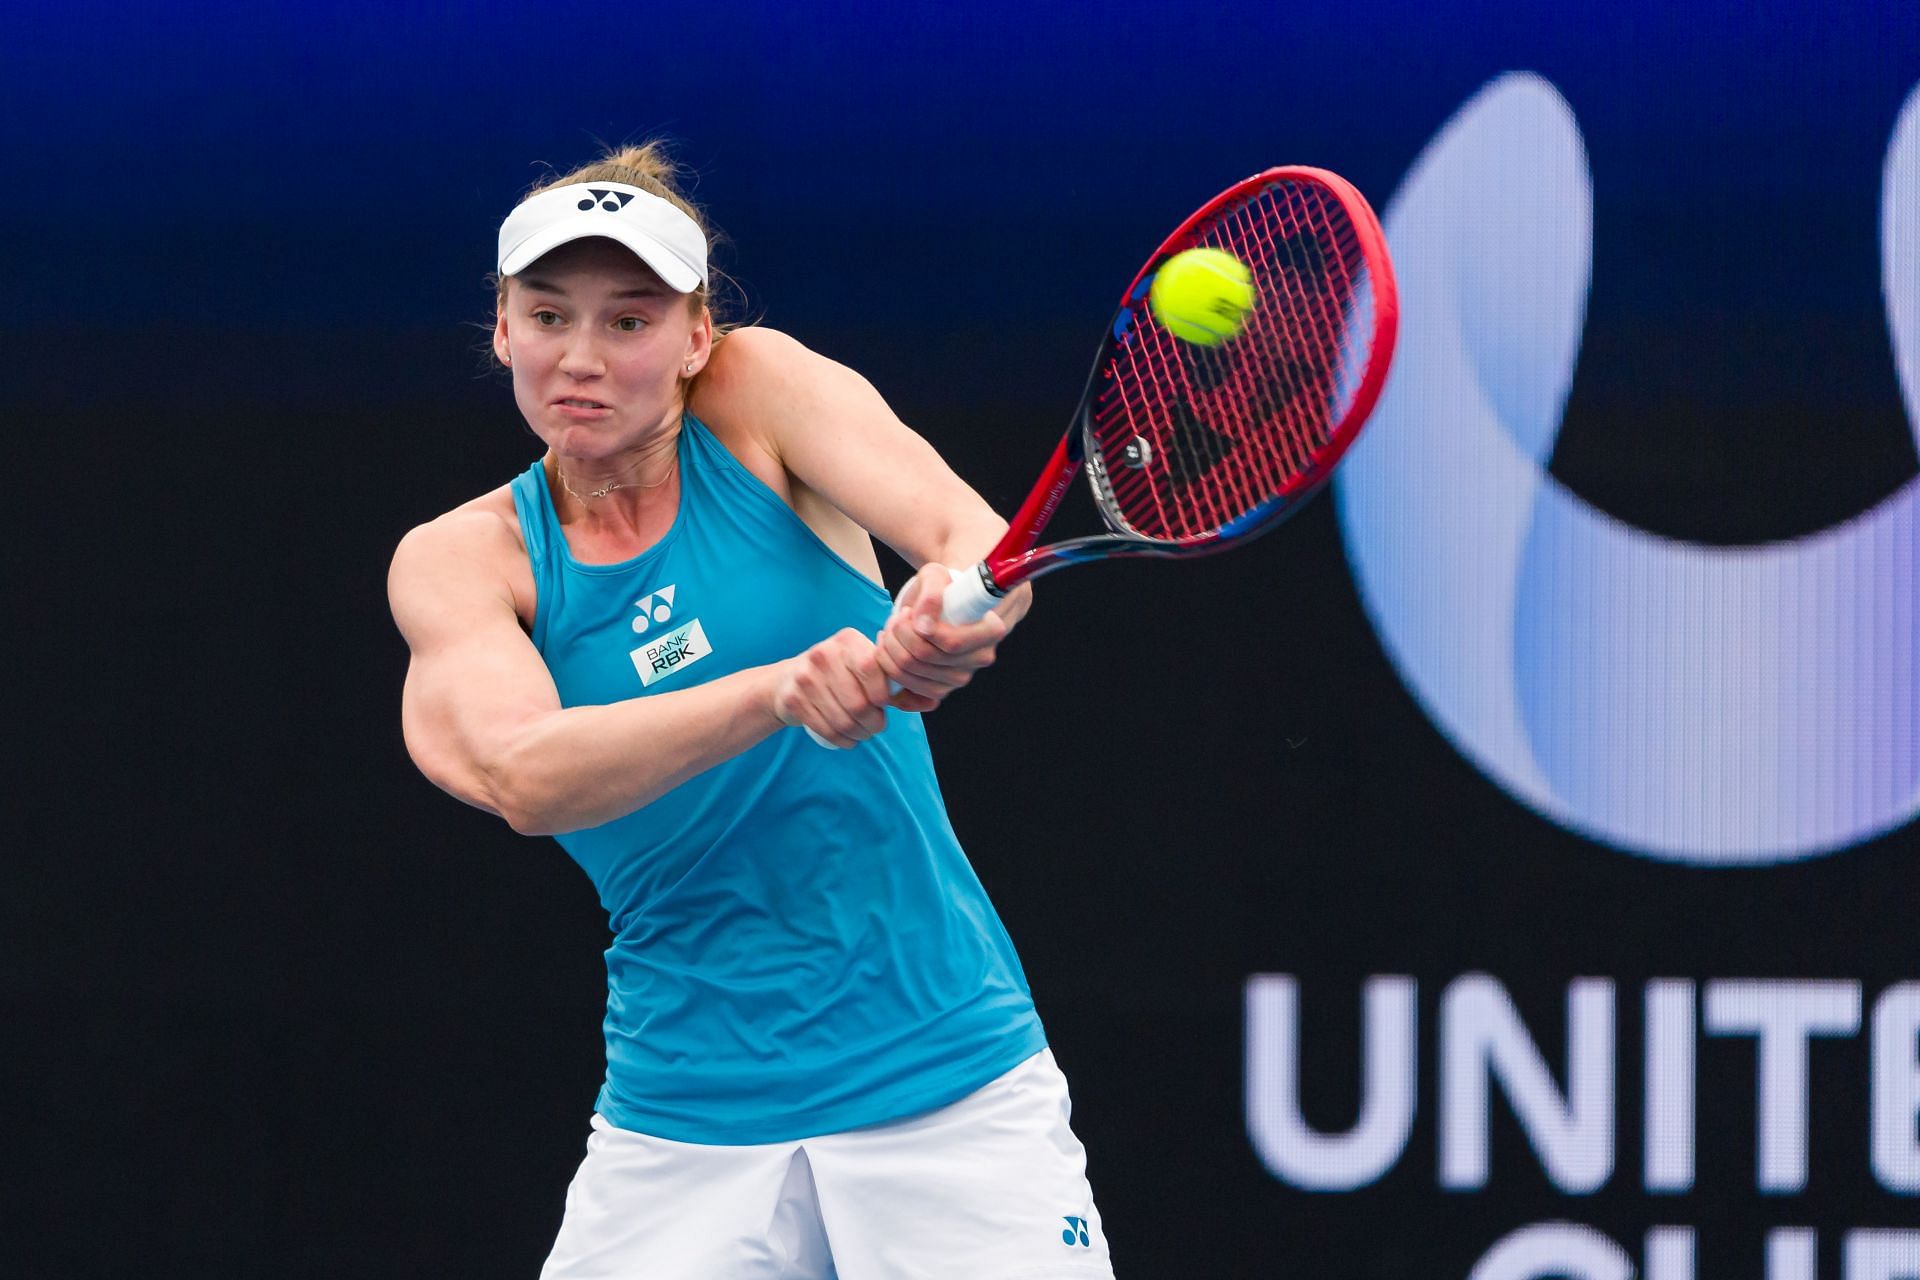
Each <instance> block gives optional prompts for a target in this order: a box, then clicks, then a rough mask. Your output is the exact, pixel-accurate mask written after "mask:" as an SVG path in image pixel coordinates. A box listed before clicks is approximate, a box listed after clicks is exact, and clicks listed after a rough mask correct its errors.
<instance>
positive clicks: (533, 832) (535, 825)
mask: <svg viewBox="0 0 1920 1280" xmlns="http://www.w3.org/2000/svg"><path fill="white" fill-rule="evenodd" d="M481 772H482V778H483V780H482V783H481V787H480V790H481V794H482V795H483V796H484V797H485V803H486V807H487V808H488V809H491V810H492V811H493V812H494V813H496V814H498V815H499V816H500V817H501V818H502V819H503V820H504V821H505V822H506V824H507V825H508V826H509V827H512V828H513V829H514V831H516V832H517V833H519V834H520V835H523V836H552V835H559V834H560V832H561V830H563V829H564V828H563V825H562V824H561V823H560V822H559V821H558V817H559V815H558V814H556V813H555V812H554V807H553V803H552V797H551V796H549V795H547V794H546V792H547V788H545V787H542V786H541V785H539V781H538V779H537V777H536V776H535V771H534V770H533V769H532V768H530V767H529V761H528V760H527V759H526V758H525V755H524V753H519V752H511V751H510V752H507V753H505V754H504V755H502V756H501V758H499V759H496V760H494V761H491V762H490V763H489V764H487V765H486V766H485V767H483V769H482V770H481Z"/></svg>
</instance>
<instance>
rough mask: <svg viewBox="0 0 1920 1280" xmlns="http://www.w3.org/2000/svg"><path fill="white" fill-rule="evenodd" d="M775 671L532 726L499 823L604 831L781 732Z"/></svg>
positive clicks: (514, 753) (509, 764) (504, 764)
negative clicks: (774, 695) (599, 828)
mask: <svg viewBox="0 0 1920 1280" xmlns="http://www.w3.org/2000/svg"><path fill="white" fill-rule="evenodd" d="M779 673H780V668H779V665H778V664H775V665H773V666H766V667H750V668H748V669H746V670H744V671H737V672H735V673H733V674H732V675H729V676H724V677H722V678H721V679H718V680H714V681H710V682H709V683H707V684H703V685H698V686H696V687H694V688H691V689H681V690H676V691H674V692H672V693H662V694H656V695H654V696H653V697H650V698H631V699H628V700H626V701H624V702H615V703H610V704H608V705H606V706H595V707H569V708H566V709H563V710H560V711H554V712H550V713H548V714H546V715H543V716H540V717H539V718H537V719H535V720H532V721H530V722H529V723H528V724H527V725H526V727H525V728H524V729H523V730H522V731H521V732H520V733H519V734H518V735H516V736H515V738H514V739H513V741H512V742H511V743H510V744H509V746H508V747H507V749H506V751H505V752H504V753H503V755H502V758H501V760H500V762H499V766H498V790H499V793H500V795H501V797H502V806H501V807H502V816H504V817H505V818H506V819H507V821H508V822H510V823H511V824H512V825H513V828H514V829H515V830H516V831H519V832H521V833H522V834H524V835H556V834H560V833H563V832H568V831H579V830H583V829H584V828H587V827H593V826H598V825H599V824H601V823H603V822H610V821H612V820H613V819H615V818H619V817H624V816H625V815H627V814H629V813H632V812H633V811H634V810H636V809H640V808H643V807H645V806H646V805H648V804H651V803H652V802H653V801H654V800H657V799H659V798H660V797H661V796H663V795H665V794H666V793H667V792H669V791H671V790H673V788H675V787H677V786H679V785H680V784H681V783H682V782H685V781H686V780H687V779H689V778H691V777H693V776H694V775H696V774H699V773H702V772H704V771H706V770H707V769H710V768H712V767H713V766H714V765H717V764H720V763H721V762H723V761H726V760H730V759H732V758H733V757H734V756H737V755H739V754H740V753H741V752H743V751H745V750H747V749H748V748H749V747H752V746H754V745H756V744H757V743H759V742H761V741H763V740H764V739H766V738H767V737H769V736H771V735H772V734H773V733H775V732H776V731H778V730H779V729H781V728H782V727H784V726H783V724H782V722H781V720H780V719H779V718H778V717H777V716H776V715H775V714H774V710H773V699H772V693H773V689H774V686H775V684H776V682H777V681H778V679H779Z"/></svg>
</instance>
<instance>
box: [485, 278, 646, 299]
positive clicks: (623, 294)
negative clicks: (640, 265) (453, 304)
mask: <svg viewBox="0 0 1920 1280" xmlns="http://www.w3.org/2000/svg"><path fill="white" fill-rule="evenodd" d="M517 279H518V280H519V281H520V287H521V288H522V289H531V290H533V291H534V292H535V293H550V294H553V295H554V296H555V297H560V298H564V297H566V296H567V292H566V290H564V289H562V288H561V287H560V286H559V285H556V284H553V283H551V282H550V281H546V280H542V279H541V278H540V277H538V276H519V277H517ZM668 292H669V290H668V289H667V287H666V285H664V284H654V285H646V286H644V287H643V288H639V289H622V290H621V291H620V292H619V293H616V294H614V295H612V296H613V297H615V298H658V297H663V296H665V295H666V294H667V293H668Z"/></svg>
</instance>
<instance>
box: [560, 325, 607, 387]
mask: <svg viewBox="0 0 1920 1280" xmlns="http://www.w3.org/2000/svg"><path fill="white" fill-rule="evenodd" d="M606 369H607V362H606V361H605V360H604V359H603V358H602V357H601V355H600V348H599V345H598V343H596V342H595V340H594V335H593V334H592V333H590V332H586V331H584V330H581V331H577V332H575V333H574V334H572V335H571V336H570V337H569V338H568V339H567V345H566V348H565V350H563V351H562V352H561V353H560V372H562V373H564V374H566V375H568V376H569V377H574V378H593V377H598V376H599V375H600V374H602V373H605V372H606Z"/></svg>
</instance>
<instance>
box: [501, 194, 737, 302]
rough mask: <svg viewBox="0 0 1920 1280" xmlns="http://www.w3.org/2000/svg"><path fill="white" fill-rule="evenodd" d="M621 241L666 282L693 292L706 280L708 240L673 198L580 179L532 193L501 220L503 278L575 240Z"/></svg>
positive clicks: (671, 286)
mask: <svg viewBox="0 0 1920 1280" xmlns="http://www.w3.org/2000/svg"><path fill="white" fill-rule="evenodd" d="M588 236H604V237H605V238H606V239H608V240H614V241H618V242H619V243H620V244H623V245H625V246H626V247H627V248H629V249H631V250H633V252H634V253H635V254H636V255H638V256H639V258H640V261H642V262H644V263H646V264H647V265H648V266H650V267H652V268H653V269H654V272H655V273H656V274H657V275H659V277H660V278H661V279H662V280H664V281H666V282H667V286H668V287H669V288H671V289H673V290H675V291H676V292H679V293H691V292H693V290H694V289H695V288H696V287H697V286H699V285H703V284H705V283H706V282H707V238H706V236H705V235H703V234H702V233H701V231H700V228H699V226H698V225H697V224H696V223H695V222H694V220H693V219H692V218H689V217H688V216H687V215H686V214H685V213H683V212H681V211H680V209H678V208H677V207H676V206H675V205H674V204H673V202H672V201H669V200H663V199H661V198H660V197H659V196H656V195H653V194H651V193H649V192H646V191H642V190H640V189H639V188H638V187H629V186H627V185H626V184H625V183H620V182H581V183H575V184H573V185H571V186H565V187H550V188H548V189H547V190H545V191H542V192H540V193H539V194H538V195H534V196H529V197H527V198H526V199H525V200H522V201H521V202H520V205H519V207H518V208H516V209H515V210H514V211H513V212H512V213H510V214H508V215H507V220H506V221H505V222H503V223H501V224H500V266H499V271H500V274H501V275H502V276H517V275H519V274H520V273H521V272H522V271H524V270H525V269H526V268H527V267H528V266H529V265H530V264H531V263H532V262H533V261H534V259H536V258H538V257H539V256H540V255H541V254H543V253H546V252H548V251H549V250H552V249H557V248H559V247H560V246H561V245H563V244H566V243H568V242H569V241H573V240H582V239H585V238H587V237H588Z"/></svg>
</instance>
